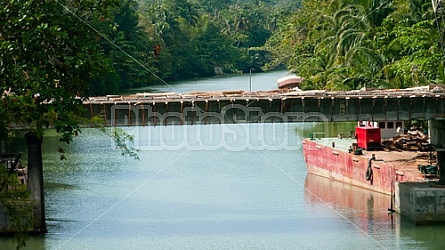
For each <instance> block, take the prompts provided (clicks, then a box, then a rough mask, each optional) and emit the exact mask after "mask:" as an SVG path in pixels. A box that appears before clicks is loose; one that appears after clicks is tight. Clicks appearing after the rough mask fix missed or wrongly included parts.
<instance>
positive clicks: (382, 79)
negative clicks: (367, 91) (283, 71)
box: [265, 0, 444, 90]
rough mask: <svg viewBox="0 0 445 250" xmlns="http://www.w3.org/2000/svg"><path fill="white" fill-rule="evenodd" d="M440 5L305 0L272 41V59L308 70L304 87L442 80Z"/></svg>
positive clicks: (406, 84)
mask: <svg viewBox="0 0 445 250" xmlns="http://www.w3.org/2000/svg"><path fill="white" fill-rule="evenodd" d="M433 2H441V1H433ZM441 11H443V8H442V7H438V8H435V9H433V7H432V1H429V0H420V1H410V0H393V1H390V0H373V1H370V0H361V1H357V0H354V1H352V0H332V1H319V0H315V1H303V7H302V8H300V9H298V11H296V12H295V13H292V14H291V15H289V16H288V17H286V18H284V19H282V22H281V25H280V27H281V30H280V31H279V32H276V33H274V34H273V36H272V37H271V38H270V39H269V40H268V42H267V45H266V46H265V47H267V48H269V51H271V52H273V55H274V57H273V60H272V62H271V63H269V64H270V66H272V67H273V66H275V65H278V64H284V65H286V66H288V67H289V69H291V70H292V71H294V72H296V73H298V74H300V75H301V76H303V77H304V78H305V79H306V80H305V82H304V84H303V86H302V87H303V88H304V89H328V90H349V89H359V88H362V87H370V88H406V87H414V86H422V85H427V84H437V83H443V82H444V77H443V73H444V72H443V59H444V50H443V34H444V23H443V13H442V12H441Z"/></svg>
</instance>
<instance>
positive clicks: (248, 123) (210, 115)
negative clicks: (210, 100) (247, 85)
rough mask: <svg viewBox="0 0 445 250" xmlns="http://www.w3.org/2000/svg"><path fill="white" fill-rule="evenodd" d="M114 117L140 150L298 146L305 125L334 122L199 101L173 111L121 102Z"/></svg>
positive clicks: (317, 116)
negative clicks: (217, 107)
mask: <svg viewBox="0 0 445 250" xmlns="http://www.w3.org/2000/svg"><path fill="white" fill-rule="evenodd" d="M153 106H154V104H153ZM110 118H111V124H112V127H120V128H121V129H123V130H124V131H125V132H126V133H128V134H129V135H131V136H133V138H134V142H133V145H131V146H133V147H134V148H136V149H139V150H179V149H184V148H185V149H188V150H217V149H221V148H224V149H227V150H231V151H241V150H245V149H252V150H295V149H299V148H300V147H301V145H300V144H299V142H298V140H297V136H296V135H297V134H299V135H302V134H303V125H302V124H303V123H305V122H314V121H316V122H322V123H326V122H328V119H327V118H326V116H324V115H323V114H321V113H318V112H314V113H304V112H286V113H284V114H283V113H280V112H263V110H262V109H261V108H260V107H246V106H244V105H240V104H228V105H226V106H224V107H222V109H221V111H220V112H213V111H212V112H209V111H205V110H203V109H202V108H200V107H197V106H194V105H193V106H192V107H184V108H181V109H180V110H179V111H177V110H175V111H168V112H167V109H165V108H164V109H162V110H161V105H159V106H156V109H155V108H153V107H152V106H149V105H147V106H146V107H143V106H142V105H136V106H134V105H118V104H117V105H114V106H112V107H111V117H110ZM297 123H298V124H297ZM319 134H323V132H319Z"/></svg>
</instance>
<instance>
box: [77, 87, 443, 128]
mask: <svg viewBox="0 0 445 250" xmlns="http://www.w3.org/2000/svg"><path fill="white" fill-rule="evenodd" d="M84 105H85V107H86V108H87V109H88V112H87V116H88V117H93V116H100V117H102V118H103V119H104V123H105V124H104V125H105V126H159V125H193V124H214V123H217V124H221V123H250V122H309V121H325V122H326V121H358V120H373V121H386V120H398V121H401V120H414V119H417V120H443V119H445V91H444V89H442V88H438V87H436V88H432V89H430V88H429V87H419V88H411V89H403V90H369V91H347V92H327V91H283V90H276V91H263V92H253V93H250V92H243V91H227V92H194V93H187V94H176V93H138V94H135V95H128V96H117V95H110V96H105V97H92V98H90V99H89V100H88V101H85V102H84Z"/></svg>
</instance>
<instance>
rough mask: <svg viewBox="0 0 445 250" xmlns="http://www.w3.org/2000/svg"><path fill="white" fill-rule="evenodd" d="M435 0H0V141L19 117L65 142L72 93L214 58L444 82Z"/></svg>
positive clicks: (348, 79) (187, 73) (113, 88)
mask: <svg viewBox="0 0 445 250" xmlns="http://www.w3.org/2000/svg"><path fill="white" fill-rule="evenodd" d="M441 2H442V1H435V0H433V1H429V0H416V1H414V0H301V1H300V0H293V1H280V0H262V1H261V0H162V1H161V0H101V1H97V0H61V1H56V0H21V1H18V0H3V1H2V3H1V4H0V7H1V8H0V92H1V93H2V94H1V98H0V117H1V119H0V141H2V142H6V141H7V139H8V137H10V135H11V133H13V132H15V130H11V129H10V125H11V124H19V125H23V126H24V127H25V128H26V130H27V131H29V132H31V133H34V134H35V135H36V136H37V137H40V138H41V137H42V136H43V134H44V131H45V129H46V128H47V127H53V128H55V129H56V131H57V132H58V133H59V134H60V140H61V141H62V142H67V143H69V142H70V141H71V140H72V139H73V137H74V136H76V135H77V134H78V133H79V132H80V128H79V122H80V121H81V117H83V114H82V112H83V111H84V110H83V107H82V105H81V101H82V98H86V97H88V96H92V95H105V94H116V93H120V92H124V91H128V90H129V89H134V88H140V87H146V86H149V85H151V84H155V83H162V82H164V83H165V82H168V81H174V80H182V79H188V78H196V77H208V76H213V75H215V67H217V68H222V69H223V71H224V72H225V73H242V72H249V70H250V69H255V70H256V71H255V72H260V71H267V70H273V69H277V68H287V69H289V70H290V71H292V72H294V73H296V74H298V75H301V76H302V77H304V79H305V81H304V82H303V85H302V88H304V89H327V90H350V89H360V88H363V87H368V88H406V87H413V86H422V85H427V84H439V83H444V81H445V76H444V75H445V74H444V65H443V60H444V44H443V41H444V34H445V27H444V26H445V24H444V22H445V21H444V16H443V13H442V11H444V8H443V6H441ZM432 3H436V4H437V5H438V6H436V8H433V6H432ZM113 136H114V138H115V139H116V141H117V143H118V145H119V146H120V147H122V148H123V149H124V150H127V152H130V151H129V150H128V148H126V144H125V142H126V138H125V136H122V135H119V134H114V135H113ZM2 176H4V175H2ZM0 179H1V178H0ZM2 183H3V182H2ZM20 195H23V196H25V195H26V192H20ZM20 195H17V196H14V197H19V196H20ZM1 199H4V197H3V196H0V200H1ZM5 204H6V203H5Z"/></svg>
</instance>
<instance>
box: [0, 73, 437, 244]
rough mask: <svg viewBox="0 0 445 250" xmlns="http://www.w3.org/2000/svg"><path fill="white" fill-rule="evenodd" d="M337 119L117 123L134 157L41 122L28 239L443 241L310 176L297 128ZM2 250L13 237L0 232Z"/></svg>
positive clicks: (372, 197) (374, 198)
mask: <svg viewBox="0 0 445 250" xmlns="http://www.w3.org/2000/svg"><path fill="white" fill-rule="evenodd" d="M282 73H283V72H282ZM274 74H277V73H276V72H275V73H274ZM265 75H267V77H270V75H269V74H265ZM236 77H240V76H236ZM261 77H262V76H261V75H260V74H257V75H255V74H254V75H253V78H254V79H255V80H256V81H259V79H260V78H261ZM230 79H231V78H230V77H225V78H215V79H213V81H211V80H209V79H208V80H205V81H210V82H211V83H210V84H213V85H217V86H219V85H222V84H225V82H226V80H229V81H230ZM232 80H233V79H232ZM246 80H247V81H246ZM248 81H249V76H246V75H244V79H243V81H242V82H248ZM200 84H201V83H196V85H200ZM213 85H212V86H213ZM206 86H207V89H206V88H202V89H203V90H212V88H211V87H209V86H208V85H206ZM178 87H179V86H178ZM184 88H185V87H184ZM228 89H230V88H228ZM228 89H227V90H228ZM231 89H235V88H233V87H232V88H231ZM236 89H239V88H236ZM197 90H201V89H194V90H193V91H197ZM159 91H165V90H163V89H160V90H159ZM334 127H335V128H336V130H338V131H340V132H347V131H348V130H350V126H349V125H342V124H340V125H339V124H335V126H334V125H333V124H331V125H329V126H325V125H323V124H322V125H320V124H313V123H305V124H303V123H294V124H281V123H275V124H249V125H242V124H232V125H229V124H227V125H224V124H223V125H202V126H169V127H131V128H125V130H126V131H127V132H128V133H130V134H133V135H134V136H135V144H134V145H135V146H138V147H139V148H140V149H141V151H140V152H139V158H140V160H134V159H132V158H129V157H123V156H121V155H120V151H118V150H116V149H115V146H114V144H113V143H112V141H111V140H110V138H109V137H108V136H106V135H105V134H103V133H102V132H99V131H97V130H95V129H84V130H83V132H82V133H81V134H80V135H79V138H76V139H75V141H74V142H73V143H72V144H69V145H68V146H65V145H61V144H60V143H59V142H58V141H57V138H56V137H55V136H54V134H53V132H52V131H48V133H47V136H46V137H45V139H44V144H43V152H44V158H43V163H44V180H45V202H46V217H47V227H48V233H47V234H45V235H42V236H32V237H29V239H28V246H27V247H26V248H25V249H35V250H38V249H94V250H101V249H104V250H105V249H107V250H108V249H116V250H118V249H119V250H121V249H445V237H444V236H445V227H443V226H418V227H416V226H415V225H414V224H413V223H411V222H410V221H409V220H407V219H405V218H401V217H400V216H399V215H397V214H390V213H388V211H387V210H388V207H389V206H390V199H389V197H388V196H385V195H382V194H378V193H373V192H370V191H367V190H363V189H359V188H356V187H352V186H349V185H345V184H342V183H338V182H334V181H331V180H328V179H325V178H321V177H317V176H312V175H308V174H307V171H306V167H305V163H304V159H303V154H302V151H301V136H302V135H307V134H308V133H309V132H310V131H312V130H314V129H315V130H317V131H318V130H320V128H323V129H326V130H327V131H326V134H327V135H330V134H335V133H337V131H331V129H332V128H334ZM18 146H22V147H23V146H24V143H23V142H22V144H19V145H18ZM58 146H65V148H66V149H67V160H66V161H61V160H60V159H59V158H60V155H59V153H58V152H57V148H58ZM25 153H26V152H25ZM24 157H26V154H25V155H24ZM25 159H26V158H25ZM0 249H1V250H4V249H14V247H13V245H12V243H11V242H10V240H7V239H4V238H0Z"/></svg>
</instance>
